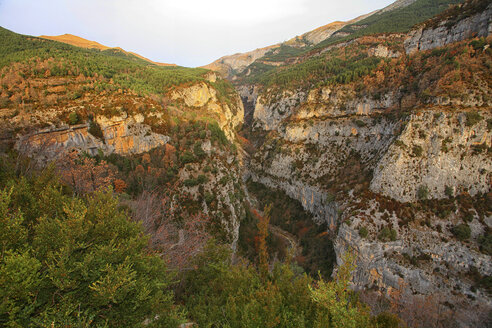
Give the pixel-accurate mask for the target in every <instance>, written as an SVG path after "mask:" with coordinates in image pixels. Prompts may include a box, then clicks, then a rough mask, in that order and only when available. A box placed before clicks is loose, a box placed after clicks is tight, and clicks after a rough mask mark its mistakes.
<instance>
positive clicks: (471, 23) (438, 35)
mask: <svg viewBox="0 0 492 328" xmlns="http://www.w3.org/2000/svg"><path fill="white" fill-rule="evenodd" d="M490 33H492V5H489V6H488V7H487V9H486V10H485V11H483V12H480V13H477V14H475V15H473V16H471V17H467V18H465V19H462V20H459V21H458V22H456V23H454V24H453V25H451V26H449V22H448V21H442V22H440V23H439V25H438V26H436V27H425V26H424V27H420V28H418V29H416V30H413V31H411V32H410V33H409V37H408V39H406V40H405V51H406V53H407V54H410V53H412V52H414V51H420V50H429V49H433V48H437V47H442V46H444V45H446V44H449V43H452V42H457V41H462V40H465V39H467V38H470V37H473V36H478V37H486V36H488V35H489V34H490Z"/></svg>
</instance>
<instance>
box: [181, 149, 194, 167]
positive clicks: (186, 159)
mask: <svg viewBox="0 0 492 328" xmlns="http://www.w3.org/2000/svg"><path fill="white" fill-rule="evenodd" d="M180 160H181V163H183V164H187V163H193V162H194V161H195V157H194V156H193V154H192V153H190V152H189V151H187V150H186V151H185V152H184V153H183V154H182V155H181V157H180Z"/></svg>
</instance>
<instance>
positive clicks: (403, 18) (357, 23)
mask: <svg viewBox="0 0 492 328" xmlns="http://www.w3.org/2000/svg"><path fill="white" fill-rule="evenodd" d="M461 2H463V0H439V1H433V0H416V1H413V0H399V1H396V2H395V3H393V4H391V5H389V6H387V7H385V8H383V9H380V10H376V11H374V12H372V13H368V14H366V15H362V16H360V17H357V18H355V19H352V20H350V21H348V22H333V23H330V24H327V25H325V26H322V27H319V28H317V29H315V30H313V31H310V32H307V33H304V34H302V35H300V36H297V37H295V38H292V39H290V40H289V41H286V42H283V43H281V44H277V45H272V46H269V47H265V48H261V49H257V50H255V51H252V52H248V53H245V54H235V55H231V56H225V57H222V58H220V59H218V60H217V61H215V62H213V63H211V64H209V65H206V66H204V67H205V68H208V69H212V70H215V71H217V72H218V73H219V74H221V75H222V76H224V77H226V78H228V79H230V80H233V81H236V80H238V79H239V80H243V79H250V80H256V79H258V78H260V77H261V76H262V75H263V74H265V73H267V72H270V74H274V72H275V71H276V70H278V69H281V67H282V66H284V65H288V64H291V63H292V62H296V61H299V60H300V59H301V60H302V58H304V57H310V56H312V55H313V54H317V53H319V52H321V51H323V49H324V48H326V47H329V46H330V45H333V44H335V43H337V42H338V43H339V42H348V41H350V40H353V39H355V38H357V37H360V36H363V35H370V34H375V33H389V32H393V33H394V32H408V31H409V30H410V29H411V27H412V26H414V25H415V24H418V23H421V22H424V21H426V20H427V19H429V18H431V17H432V16H434V15H436V14H437V13H440V12H442V11H443V10H444V9H447V8H448V7H449V6H450V5H452V4H457V3H461ZM244 57H247V58H248V60H246V61H245V60H243V59H242V58H244ZM239 83H242V82H239Z"/></svg>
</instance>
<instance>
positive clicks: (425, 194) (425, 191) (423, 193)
mask: <svg viewBox="0 0 492 328" xmlns="http://www.w3.org/2000/svg"><path fill="white" fill-rule="evenodd" d="M417 198H418V199H420V200H425V199H427V198H429V188H427V186H426V185H422V186H420V187H419V189H418V190H417Z"/></svg>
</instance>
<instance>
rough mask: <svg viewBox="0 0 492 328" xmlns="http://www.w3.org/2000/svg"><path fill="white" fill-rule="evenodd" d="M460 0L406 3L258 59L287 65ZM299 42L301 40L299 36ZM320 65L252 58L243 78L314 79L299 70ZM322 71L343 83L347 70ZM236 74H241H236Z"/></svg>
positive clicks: (393, 29) (419, 19) (399, 28)
mask: <svg viewBox="0 0 492 328" xmlns="http://www.w3.org/2000/svg"><path fill="white" fill-rule="evenodd" d="M462 2H463V0H417V1H415V2H414V3H412V4H410V5H409V6H406V7H402V8H398V9H394V10H390V11H386V12H381V13H376V14H374V15H371V16H369V17H367V18H365V19H363V20H361V21H359V22H356V23H353V24H349V25H347V26H345V27H343V28H342V29H341V30H339V31H337V32H336V33H335V34H333V35H332V36H331V37H329V38H328V39H326V40H324V41H322V42H320V43H318V44H317V45H314V46H313V45H310V44H309V43H307V42H306V41H304V42H305V46H304V47H293V46H289V45H288V44H286V43H284V44H282V45H281V46H280V47H279V48H275V49H272V50H270V51H269V52H268V53H267V54H266V55H265V56H264V57H262V58H261V61H265V62H269V61H271V62H285V63H286V64H287V65H289V64H290V63H292V62H294V59H299V58H301V59H302V58H310V57H311V55H312V54H318V53H319V51H320V50H323V49H324V48H326V47H328V46H330V45H334V44H337V43H341V42H348V41H351V40H354V39H357V38H359V37H362V36H366V35H374V34H382V33H398V32H407V31H409V30H410V29H411V28H412V27H413V26H415V25H416V24H419V23H423V22H424V21H426V20H428V19H429V18H431V17H433V16H434V15H436V14H439V13H441V12H442V11H444V10H445V9H447V8H448V7H449V6H451V5H455V4H460V3H462ZM476 2H479V4H474V5H473V6H470V5H468V6H467V7H466V8H467V11H466V13H468V14H471V13H473V12H477V11H479V10H480V8H482V9H483V7H484V6H485V4H484V3H485V2H487V1H486V0H480V1H476ZM468 7H472V8H468ZM456 8H458V7H456ZM454 11H458V12H461V8H458V9H454ZM452 14H453V12H451V13H448V16H449V15H452ZM301 41H303V40H302V39H301ZM329 64H330V63H328V65H329ZM335 64H336V63H335ZM361 64H362V66H367V63H357V64H355V67H348V68H347V71H349V70H350V69H352V70H355V69H357V68H358V67H359V66H360V65H361ZM320 65H321V66H324V65H323V63H322V60H319V59H314V60H313V59H308V60H307V61H306V63H305V64H304V63H303V64H301V65H297V64H296V65H295V66H290V67H289V68H287V69H286V70H285V71H287V72H285V71H283V68H277V67H275V66H271V65H267V64H263V63H260V62H258V61H256V62H254V63H253V64H251V65H250V66H249V67H248V69H250V70H251V73H249V78H247V79H246V81H247V82H249V83H262V84H265V83H266V84H268V82H270V81H271V78H269V76H270V77H271V76H275V75H276V74H279V75H283V76H281V77H279V79H280V80H279V81H281V83H286V82H287V83H288V81H292V80H293V77H296V79H299V80H301V79H303V78H306V77H308V78H313V79H315V76H317V77H318V78H319V77H320V76H319V74H314V76H311V75H310V74H306V73H303V72H305V71H307V70H313V71H317V70H319V66H320ZM245 71H248V70H245ZM266 72H268V73H267V74H268V75H267V77H265V73H266ZM326 73H327V74H328V77H327V78H325V77H322V78H321V80H326V79H331V78H332V76H330V74H335V75H338V76H336V77H335V79H334V80H332V81H336V82H340V81H341V80H342V83H343V80H344V79H345V80H347V79H348V76H346V75H347V73H346V71H343V69H342V72H339V73H337V72H330V70H328V71H327V72H326ZM285 75H287V76H285ZM240 77H242V76H241V75H240Z"/></svg>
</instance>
